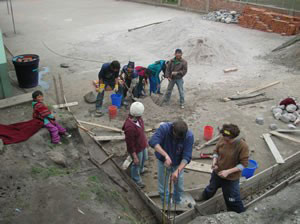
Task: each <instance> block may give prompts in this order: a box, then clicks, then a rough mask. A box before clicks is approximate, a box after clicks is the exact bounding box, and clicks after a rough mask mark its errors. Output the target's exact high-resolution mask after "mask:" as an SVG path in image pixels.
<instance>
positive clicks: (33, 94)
mask: <svg viewBox="0 0 300 224" xmlns="http://www.w3.org/2000/svg"><path fill="white" fill-rule="evenodd" d="M38 96H43V93H42V91H40V90H36V91H34V92H33V93H32V99H34V100H35V99H36V98H37V97H38Z"/></svg>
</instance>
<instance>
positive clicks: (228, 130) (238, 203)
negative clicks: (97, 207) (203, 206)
mask: <svg viewBox="0 0 300 224" xmlns="http://www.w3.org/2000/svg"><path fill="white" fill-rule="evenodd" d="M220 133H221V134H222V135H223V136H222V137H221V138H220V140H219V142H218V143H217V146H216V149H215V151H214V155H213V163H212V169H213V172H212V174H211V179H210V183H209V185H208V186H207V187H206V188H205V190H204V191H203V193H202V196H203V198H204V199H205V200H207V199H209V198H211V197H213V196H214V195H215V193H216V191H217V190H218V188H220V187H222V191H223V197H224V200H225V203H226V206H227V210H228V211H234V212H237V213H241V212H244V211H245V208H244V205H243V202H242V200H241V198H240V186H239V180H240V176H241V173H242V171H243V169H244V168H246V167H247V166H248V159H249V149H248V146H247V144H246V142H245V140H244V139H242V138H240V137H238V136H239V134H240V129H239V128H238V126H236V125H234V124H224V125H223V128H222V129H221V131H220Z"/></svg>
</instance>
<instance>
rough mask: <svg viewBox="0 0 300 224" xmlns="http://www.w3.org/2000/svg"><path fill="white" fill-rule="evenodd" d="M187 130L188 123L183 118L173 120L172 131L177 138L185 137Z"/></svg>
mask: <svg viewBox="0 0 300 224" xmlns="http://www.w3.org/2000/svg"><path fill="white" fill-rule="evenodd" d="M187 131H188V125H187V124H186V123H185V122H184V121H183V120H177V121H175V122H173V133H174V134H175V135H176V136H177V137H178V138H181V139H183V138H185V136H186V133H187Z"/></svg>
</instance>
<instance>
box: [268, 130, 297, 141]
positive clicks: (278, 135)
mask: <svg viewBox="0 0 300 224" xmlns="http://www.w3.org/2000/svg"><path fill="white" fill-rule="evenodd" d="M270 133H271V134H272V135H275V136H277V137H280V138H284V139H287V140H290V141H292V142H295V143H299V144H300V139H297V138H293V137H290V136H288V135H285V134H281V133H278V132H277V131H271V132H270Z"/></svg>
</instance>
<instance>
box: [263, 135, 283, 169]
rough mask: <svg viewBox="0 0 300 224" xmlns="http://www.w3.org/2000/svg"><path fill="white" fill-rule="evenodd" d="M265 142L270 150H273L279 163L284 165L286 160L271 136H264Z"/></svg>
mask: <svg viewBox="0 0 300 224" xmlns="http://www.w3.org/2000/svg"><path fill="white" fill-rule="evenodd" d="M263 137H264V140H265V141H266V143H267V145H268V146H269V149H270V150H271V152H272V154H273V156H274V158H275V160H276V162H277V163H279V164H282V163H284V159H283V158H282V156H281V154H280V152H279V151H278V149H277V147H276V145H275V144H274V142H273V140H272V138H271V135H270V134H263Z"/></svg>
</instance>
